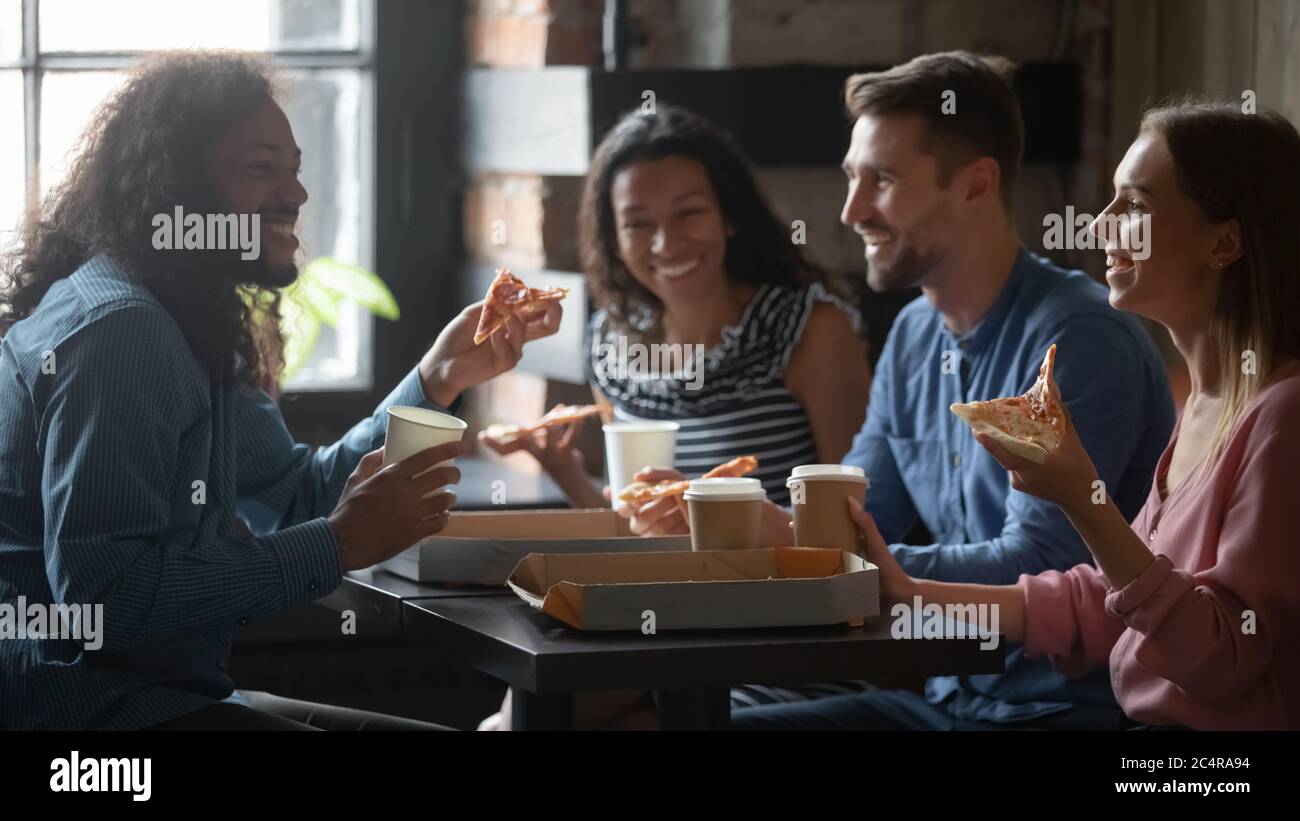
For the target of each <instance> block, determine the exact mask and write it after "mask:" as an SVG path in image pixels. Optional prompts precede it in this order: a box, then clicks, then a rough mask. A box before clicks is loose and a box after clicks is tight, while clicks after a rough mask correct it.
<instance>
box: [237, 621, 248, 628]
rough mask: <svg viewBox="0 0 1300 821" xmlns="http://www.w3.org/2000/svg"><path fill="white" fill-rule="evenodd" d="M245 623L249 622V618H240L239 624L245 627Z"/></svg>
mask: <svg viewBox="0 0 1300 821" xmlns="http://www.w3.org/2000/svg"><path fill="white" fill-rule="evenodd" d="M245 624H248V619H240V620H239V626H240V627H243V626H244V625H245Z"/></svg>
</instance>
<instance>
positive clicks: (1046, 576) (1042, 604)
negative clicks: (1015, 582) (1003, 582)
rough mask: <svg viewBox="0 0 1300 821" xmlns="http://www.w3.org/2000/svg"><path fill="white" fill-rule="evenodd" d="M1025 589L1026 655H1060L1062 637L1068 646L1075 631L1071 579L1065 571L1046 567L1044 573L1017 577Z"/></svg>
mask: <svg viewBox="0 0 1300 821" xmlns="http://www.w3.org/2000/svg"><path fill="white" fill-rule="evenodd" d="M1019 584H1020V586H1021V587H1023V588H1024V589H1025V640H1024V647H1025V655H1028V656H1034V657H1037V656H1043V655H1048V654H1051V655H1061V654H1062V652H1063V648H1062V639H1065V641H1064V644H1065V645H1066V646H1068V645H1069V644H1070V643H1071V642H1070V640H1069V638H1066V637H1073V636H1074V634H1075V630H1076V628H1075V624H1074V620H1073V614H1072V612H1071V608H1070V607H1069V602H1070V580H1069V579H1068V578H1066V575H1065V574H1064V573H1061V572H1059V571H1056V570H1049V571H1047V572H1046V573H1039V574H1037V575H1033V576H1031V575H1029V574H1028V573H1026V574H1024V575H1022V576H1021V577H1020V581H1019Z"/></svg>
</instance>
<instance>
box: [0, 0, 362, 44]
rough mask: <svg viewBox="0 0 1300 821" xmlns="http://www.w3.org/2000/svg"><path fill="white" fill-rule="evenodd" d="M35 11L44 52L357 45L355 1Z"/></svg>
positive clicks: (119, 4)
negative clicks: (38, 17) (38, 16)
mask: <svg viewBox="0 0 1300 821" xmlns="http://www.w3.org/2000/svg"><path fill="white" fill-rule="evenodd" d="M0 2H9V0H0ZM40 8H41V12H40V14H41V50H42V51H46V52H51V51H146V50H150V49H162V48H241V49H253V50H258V51H268V50H270V51H276V50H288V51H294V50H305V49H330V50H338V49H342V50H349V49H355V48H357V47H358V45H359V43H360V36H359V31H360V20H361V17H360V5H359V0H224V2H221V3H193V2H185V3H178V2H176V0H114V2H111V3H106V2H104V0H42V2H41V6H40Z"/></svg>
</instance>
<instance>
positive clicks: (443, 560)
mask: <svg viewBox="0 0 1300 821" xmlns="http://www.w3.org/2000/svg"><path fill="white" fill-rule="evenodd" d="M690 549H691V538H690V537H689V536H664V537H641V536H637V535H635V534H633V533H632V531H631V530H630V529H629V528H628V523H627V520H626V519H624V518H623V517H621V516H619V515H618V514H617V513H615V512H614V511H612V510H607V509H601V510H508V511H500V512H497V511H486V512H456V511H453V512H452V514H451V519H450V521H448V523H447V527H446V528H444V529H443V531H442V532H441V533H439V534H438V535H436V536H433V537H431V538H428V539H425V540H424V541H422V542H419V543H418V544H415V545H413V546H411V547H409V548H407V549H406V550H404V551H402V552H401V553H399V554H397V555H396V556H394V557H393V558H391V559H389V560H387V561H385V562H383V564H382V565H381V567H383V568H384V569H385V570H388V571H389V572H391V573H396V574H397V575H399V576H402V577H403V578H407V579H411V580H412V581H417V582H442V583H449V584H483V585H497V586H499V585H504V584H505V583H506V579H507V578H508V577H509V576H510V571H511V570H513V569H514V567H515V565H517V564H518V563H519V561H520V560H521V559H523V558H524V557H525V556H527V555H528V554H530V553H548V554H588V553H625V552H631V551H689V550H690Z"/></svg>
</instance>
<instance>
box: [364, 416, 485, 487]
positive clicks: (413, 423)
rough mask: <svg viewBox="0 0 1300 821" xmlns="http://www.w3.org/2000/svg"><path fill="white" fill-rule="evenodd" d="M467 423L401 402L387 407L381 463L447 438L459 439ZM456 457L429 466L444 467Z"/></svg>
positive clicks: (397, 458) (457, 440)
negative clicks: (407, 405)
mask: <svg viewBox="0 0 1300 821" xmlns="http://www.w3.org/2000/svg"><path fill="white" fill-rule="evenodd" d="M467 427H469V426H468V425H467V424H465V422H464V420H462V419H457V418H456V417H454V416H449V415H448V414H445V413H439V412H438V411H433V410H426V409H424V408H408V407H403V406H397V407H392V408H389V409H388V434H387V436H386V438H385V439H384V467H388V466H389V465H395V464H397V463H398V462H401V461H403V460H405V459H409V458H410V457H412V456H414V455H415V454H417V453H419V452H420V451H422V450H428V449H429V448H432V447H436V446H438V445H445V444H447V443H448V442H459V441H460V440H461V438H462V437H463V436H464V435H465V428H467ZM455 461H456V460H455V459H448V460H447V461H445V462H441V463H439V464H436V465H434V466H433V467H432V468H429V470H433V469H434V468H441V467H446V466H447V465H451V464H454V463H455ZM424 472H425V473H428V471H424ZM421 475H423V474H421Z"/></svg>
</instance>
